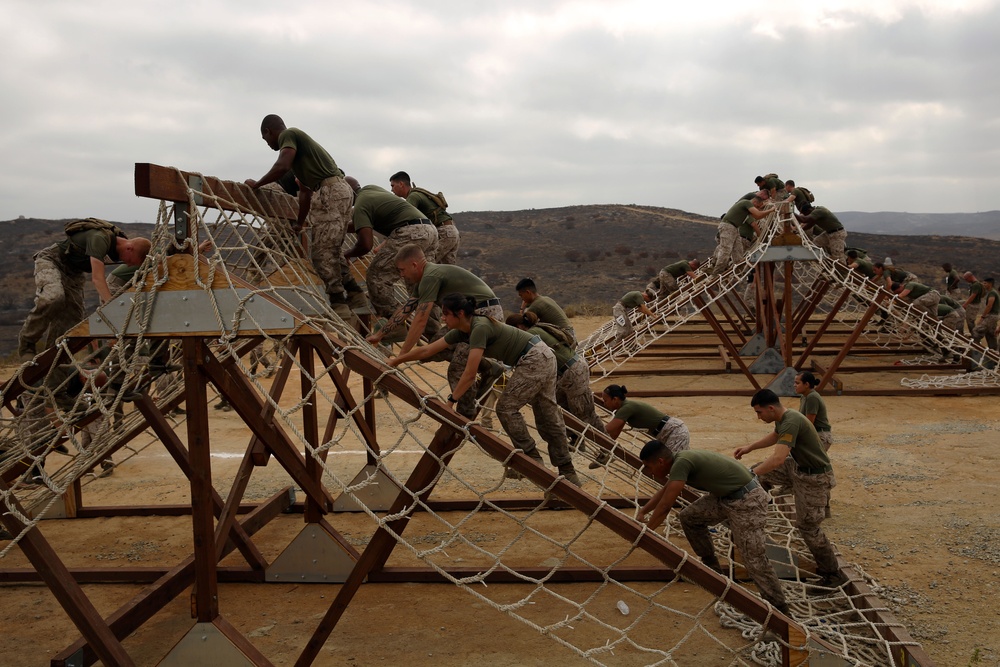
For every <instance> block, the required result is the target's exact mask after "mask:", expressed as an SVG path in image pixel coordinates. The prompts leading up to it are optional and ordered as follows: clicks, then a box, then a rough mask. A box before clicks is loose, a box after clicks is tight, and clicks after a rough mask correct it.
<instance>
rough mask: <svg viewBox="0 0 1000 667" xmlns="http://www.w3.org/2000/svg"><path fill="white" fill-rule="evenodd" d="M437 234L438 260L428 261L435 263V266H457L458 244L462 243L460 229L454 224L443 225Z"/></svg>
mask: <svg viewBox="0 0 1000 667" xmlns="http://www.w3.org/2000/svg"><path fill="white" fill-rule="evenodd" d="M437 233H438V248H437V259H435V260H428V261H433V262H434V263H435V264H457V263H458V244H459V242H460V241H461V237H460V235H459V233H458V227H456V226H455V225H454V224H453V223H452V224H443V225H441V226H440V227H438V228H437Z"/></svg>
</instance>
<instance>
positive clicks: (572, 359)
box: [558, 354, 580, 375]
mask: <svg viewBox="0 0 1000 667" xmlns="http://www.w3.org/2000/svg"><path fill="white" fill-rule="evenodd" d="M578 361H580V357H578V356H577V355H575V354H574V355H573V356H572V357H570V358H569V360H568V361H567V362H566V363H565V364H563V365H562V366H560V367H559V372H558V375H562V374H563V373H565V372H566V371H567V370H569V367H570V366H572V365H573V364H575V363H576V362H578Z"/></svg>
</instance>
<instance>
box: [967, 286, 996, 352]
mask: <svg viewBox="0 0 1000 667" xmlns="http://www.w3.org/2000/svg"><path fill="white" fill-rule="evenodd" d="M985 300H986V298H985V297H983V301H984V302H985ZM997 320H998V316H997V314H996V313H992V314H990V315H983V318H982V319H981V320H979V324H977V325H976V326H975V328H974V329H973V330H972V334H971V338H972V340H974V341H978V340H979V339H980V338H983V337H984V336H985V337H986V347H987V348H989V349H991V350H996V349H997V334H996V331H997Z"/></svg>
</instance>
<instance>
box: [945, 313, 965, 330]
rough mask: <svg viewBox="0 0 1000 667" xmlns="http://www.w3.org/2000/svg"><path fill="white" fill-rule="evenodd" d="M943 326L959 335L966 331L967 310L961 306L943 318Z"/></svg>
mask: <svg viewBox="0 0 1000 667" xmlns="http://www.w3.org/2000/svg"><path fill="white" fill-rule="evenodd" d="M941 324H943V325H945V326H946V327H948V328H949V329H954V330H955V331H957V332H958V333H962V332H963V331H965V309H964V308H962V307H961V306H959V307H958V308H956V309H955V310H953V311H951V312H950V313H948V314H947V315H945V316H944V317H942V318H941Z"/></svg>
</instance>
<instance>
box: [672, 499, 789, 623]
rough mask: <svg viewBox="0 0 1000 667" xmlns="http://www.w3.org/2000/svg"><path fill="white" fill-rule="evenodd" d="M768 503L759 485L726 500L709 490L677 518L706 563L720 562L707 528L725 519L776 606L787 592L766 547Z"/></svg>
mask: <svg viewBox="0 0 1000 667" xmlns="http://www.w3.org/2000/svg"><path fill="white" fill-rule="evenodd" d="M767 504H768V496H767V492H765V491H764V489H762V488H760V487H759V486H758V487H757V488H756V489H754V490H753V491H750V492H749V493H747V494H746V495H745V496H743V497H742V498H740V499H738V500H724V499H722V498H719V497H718V496H716V495H713V494H711V493H707V494H705V495H704V496H702V497H701V498H699V499H698V500H696V501H695V502H694V503H692V504H691V505H689V506H688V507H686V508H684V509H683V510H681V512H680V514H678V519H680V522H681V528H683V529H684V536H685V537H686V538H687V541H688V542H689V543H690V544H691V549H692V550H693V551H694V552H695V553H696V554H698V556H700V557H701V559H702V560H704V561H705V562H706V563H717V562H718V558H717V556H716V554H715V546H714V545H713V544H712V538H711V536H710V535H709V532H708V528H709V526H714V525H715V524H717V523H720V522H722V521H726V522H727V523H728V524H729V529H730V530H731V531H732V539H733V546H735V547H736V550H737V551H738V552H739V553H740V555H741V556H742V558H743V565H744V567H746V570H747V573H748V574H749V575H750V577H751V578H752V579H753V581H754V583H755V584H757V588H758V589H760V595H761V597H762V598H764V599H765V600H767V601H768V602H770V603H771V604H773V605H774V606H775V607H782V606H784V605H785V604H786V601H785V594H784V592H783V591H782V590H781V582H779V581H778V576H777V575H776V574H775V573H774V566H773V565H771V561H770V560H768V558H767V551H766V548H765V537H766V535H767Z"/></svg>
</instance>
